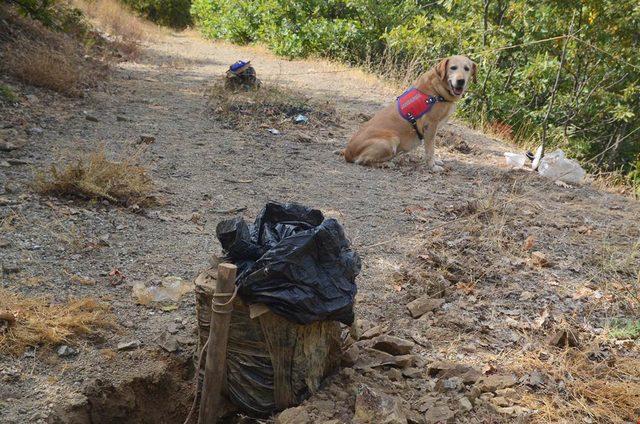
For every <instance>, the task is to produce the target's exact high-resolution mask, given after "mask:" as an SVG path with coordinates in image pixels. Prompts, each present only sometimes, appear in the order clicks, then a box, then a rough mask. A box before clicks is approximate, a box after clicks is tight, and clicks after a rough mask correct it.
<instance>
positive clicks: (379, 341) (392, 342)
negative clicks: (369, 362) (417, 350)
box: [373, 334, 414, 355]
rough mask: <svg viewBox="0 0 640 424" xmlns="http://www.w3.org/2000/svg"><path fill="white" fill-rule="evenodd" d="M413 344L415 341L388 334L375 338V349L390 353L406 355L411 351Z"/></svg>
mask: <svg viewBox="0 0 640 424" xmlns="http://www.w3.org/2000/svg"><path fill="white" fill-rule="evenodd" d="M413 346H414V343H413V342H410V341H408V340H404V339H401V338H400V337H393V336H388V335H386V334H385V335H382V336H378V337H376V338H375V339H373V348H374V349H378V350H381V351H383V352H387V353H390V354H391V355H406V354H408V353H409V352H411V349H413Z"/></svg>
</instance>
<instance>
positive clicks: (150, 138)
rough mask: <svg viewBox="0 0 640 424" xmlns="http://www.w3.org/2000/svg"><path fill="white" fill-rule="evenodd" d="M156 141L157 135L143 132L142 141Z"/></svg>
mask: <svg viewBox="0 0 640 424" xmlns="http://www.w3.org/2000/svg"><path fill="white" fill-rule="evenodd" d="M155 141H156V138H155V136H152V135H150V134H141V135H140V143H144V144H151V143H154V142H155Z"/></svg>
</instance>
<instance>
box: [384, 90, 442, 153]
mask: <svg viewBox="0 0 640 424" xmlns="http://www.w3.org/2000/svg"><path fill="white" fill-rule="evenodd" d="M445 101H446V100H445V98H444V97H442V96H430V95H428V94H426V93H423V92H422V91H420V90H418V89H417V88H415V87H411V88H409V89H408V90H407V91H405V92H404V93H402V94H401V95H400V96H399V97H398V98H397V100H396V104H397V105H398V113H399V114H400V116H402V118H403V119H405V120H407V121H409V123H410V124H411V125H412V126H413V129H414V130H415V131H416V134H418V138H419V139H420V141H422V140H423V137H422V134H420V131H419V130H418V125H417V123H416V122H417V121H418V119H420V117H422V115H424V114H425V113H427V112H429V111H430V110H431V108H432V107H433V105H435V104H436V103H438V102H445Z"/></svg>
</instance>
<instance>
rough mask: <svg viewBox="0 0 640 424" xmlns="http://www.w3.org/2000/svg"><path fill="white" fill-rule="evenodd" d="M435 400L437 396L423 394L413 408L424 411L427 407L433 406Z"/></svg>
mask: <svg viewBox="0 0 640 424" xmlns="http://www.w3.org/2000/svg"><path fill="white" fill-rule="evenodd" d="M437 401H438V398H436V397H433V396H431V395H424V396H422V397H421V398H420V399H418V400H417V401H416V402H415V404H414V409H415V410H417V411H419V412H426V411H427V410H428V409H431V408H433V407H434V406H435V404H436V402H437Z"/></svg>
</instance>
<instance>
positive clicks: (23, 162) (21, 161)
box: [6, 158, 33, 165]
mask: <svg viewBox="0 0 640 424" xmlns="http://www.w3.org/2000/svg"><path fill="white" fill-rule="evenodd" d="M6 161H7V162H8V163H9V165H33V161H30V160H29V159H16V158H8V159H7V160H6Z"/></svg>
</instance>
